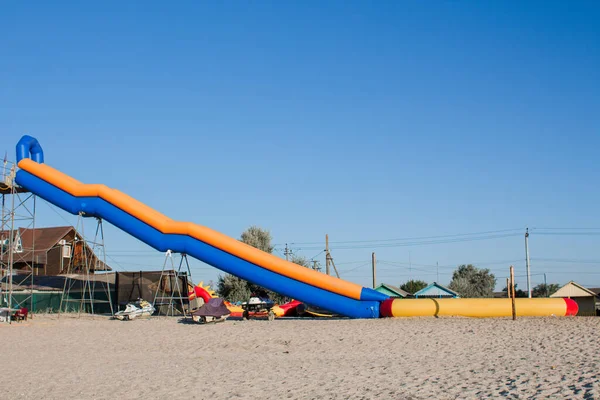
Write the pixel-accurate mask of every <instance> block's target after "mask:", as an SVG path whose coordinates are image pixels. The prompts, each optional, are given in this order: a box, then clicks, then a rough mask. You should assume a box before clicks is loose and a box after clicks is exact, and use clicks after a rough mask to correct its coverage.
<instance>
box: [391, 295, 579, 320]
mask: <svg viewBox="0 0 600 400" xmlns="http://www.w3.org/2000/svg"><path fill="white" fill-rule="evenodd" d="M515 308H516V311H517V316H519V317H548V316H560V317H562V316H568V315H577V311H578V306H577V303H576V302H575V301H574V300H572V299H562V298H553V299H545V298H544V299H522V298H519V299H515ZM380 313H381V316H382V317H442V316H443V317H450V316H461V317H475V318H490V317H510V316H512V303H511V300H510V299H508V298H506V299H389V300H386V301H384V302H382V303H381V307H380Z"/></svg>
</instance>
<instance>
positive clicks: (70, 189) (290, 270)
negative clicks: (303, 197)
mask: <svg viewBox="0 0 600 400" xmlns="http://www.w3.org/2000/svg"><path fill="white" fill-rule="evenodd" d="M18 166H19V168H21V169H23V170H25V171H27V172H29V173H31V174H33V175H35V176H37V177H38V178H40V179H43V180H45V181H46V182H48V183H50V184H52V185H54V186H56V187H58V188H59V189H62V190H64V191H65V192H67V193H70V194H72V195H74V196H77V197H101V198H102V199H104V200H106V201H107V202H109V203H111V204H113V205H115V206H117V207H119V208H120V209H121V210H123V211H125V212H127V213H129V214H131V215H133V216H134V217H136V218H138V219H139V220H141V221H143V222H145V223H147V224H148V225H150V226H152V227H154V228H155V229H157V230H159V231H160V232H162V233H167V234H168V233H171V234H179V235H188V236H191V237H194V238H196V239H198V240H200V241H202V242H205V243H207V244H209V245H211V246H214V247H216V248H218V249H221V250H223V251H226V252H228V253H230V254H233V255H235V256H237V257H240V258H242V259H244V260H246V261H248V262H251V263H253V264H256V265H259V266H261V267H263V268H265V269H268V270H270V271H273V272H276V273H278V274H281V275H284V276H287V277H289V278H292V279H295V280H297V281H301V282H304V283H307V284H309V285H313V286H316V287H319V288H321V289H325V290H329V291H330V292H334V293H338V294H340V295H343V296H346V297H350V298H353V299H357V300H360V294H361V291H362V286H360V285H357V284H355V283H351V282H347V281H344V280H342V279H338V278H334V277H332V276H329V275H326V274H323V273H321V272H317V271H314V270H312V269H309V268H305V267H301V266H299V265H297V264H294V263H291V262H289V261H286V260H282V259H281V258H279V257H276V256H274V255H272V254H268V253H265V252H264V251H261V250H258V249H255V248H254V247H252V246H249V245H247V244H245V243H242V242H240V241H238V240H235V239H233V238H230V237H229V236H226V235H223V234H222V233H219V232H217V231H214V230H212V229H210V228H207V227H204V226H201V225H197V224H194V223H191V222H178V221H174V220H172V219H171V218H169V217H167V216H165V215H164V214H161V213H160V212H158V211H156V210H154V209H153V208H151V207H148V206H147V205H145V204H144V203H142V202H140V201H138V200H136V199H134V198H133V197H130V196H128V195H126V194H125V193H122V192H120V191H119V190H116V189H111V188H109V187H108V186H105V185H97V184H93V185H90V184H84V183H81V182H79V181H78V180H76V179H74V178H71V177H70V176H68V175H66V174H63V173H62V172H60V171H58V170H56V169H54V168H52V167H50V166H48V165H46V164H38V163H36V162H35V161H32V160H31V159H29V158H24V159H22V160H21V161H19V164H18Z"/></svg>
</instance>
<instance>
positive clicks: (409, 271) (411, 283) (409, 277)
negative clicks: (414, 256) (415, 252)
mask: <svg viewBox="0 0 600 400" xmlns="http://www.w3.org/2000/svg"><path fill="white" fill-rule="evenodd" d="M408 279H409V281H410V291H411V292H412V293H413V294H414V290H413V286H414V284H415V282H413V278H412V262H411V260H410V250H409V251H408Z"/></svg>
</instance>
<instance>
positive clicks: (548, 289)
mask: <svg viewBox="0 0 600 400" xmlns="http://www.w3.org/2000/svg"><path fill="white" fill-rule="evenodd" d="M558 289H560V285H559V284H558V283H549V284H547V285H546V284H544V283H540V284H539V285H537V286H536V287H534V288H533V290H532V291H531V297H549V296H550V295H551V294H553V293H555V292H556V291H557V290H558Z"/></svg>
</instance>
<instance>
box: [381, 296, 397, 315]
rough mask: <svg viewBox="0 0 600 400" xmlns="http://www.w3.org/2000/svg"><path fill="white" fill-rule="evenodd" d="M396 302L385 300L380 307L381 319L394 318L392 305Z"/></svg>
mask: <svg viewBox="0 0 600 400" xmlns="http://www.w3.org/2000/svg"><path fill="white" fill-rule="evenodd" d="M393 302H394V299H391V298H390V299H387V300H384V301H383V302H382V303H381V304H380V305H379V316H380V317H386V318H390V317H393V316H394V314H392V303H393Z"/></svg>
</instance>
